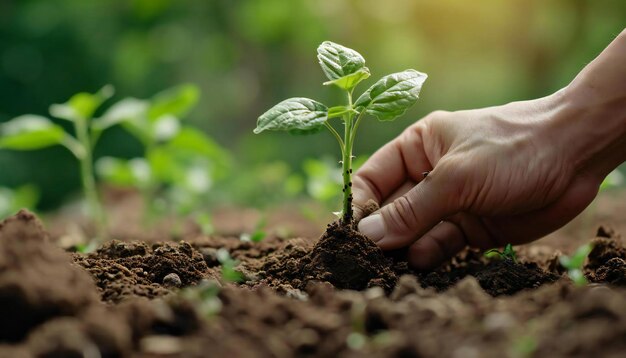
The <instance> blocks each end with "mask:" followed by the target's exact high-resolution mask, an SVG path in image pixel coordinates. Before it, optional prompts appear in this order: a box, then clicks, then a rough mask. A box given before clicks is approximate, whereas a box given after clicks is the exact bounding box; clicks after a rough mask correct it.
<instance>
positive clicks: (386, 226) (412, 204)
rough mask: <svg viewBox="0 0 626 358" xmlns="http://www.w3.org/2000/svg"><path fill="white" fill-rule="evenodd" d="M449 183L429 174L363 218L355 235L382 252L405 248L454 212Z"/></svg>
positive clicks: (455, 209) (434, 174) (454, 206)
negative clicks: (360, 235) (371, 243)
mask: <svg viewBox="0 0 626 358" xmlns="http://www.w3.org/2000/svg"><path fill="white" fill-rule="evenodd" d="M449 183H450V182H449V181H446V180H442V179H441V178H440V177H439V178H438V177H437V173H434V172H433V173H431V174H429V175H428V177H426V178H425V179H424V180H422V181H421V182H420V183H419V184H417V185H416V186H414V187H413V188H412V189H411V190H409V191H408V192H407V193H406V194H404V195H403V196H401V197H399V198H397V199H395V200H394V201H393V202H391V203H389V204H387V205H385V206H383V207H382V208H381V209H380V210H379V211H377V212H375V213H374V214H372V215H370V216H368V217H366V218H364V219H363V220H361V222H360V223H359V225H358V229H359V231H360V232H361V233H362V234H364V235H365V236H367V237H369V238H370V239H371V240H372V241H374V242H376V244H377V245H378V246H380V247H381V248H382V249H384V250H392V249H397V248H400V247H405V246H409V245H410V244H412V243H413V242H414V241H416V240H417V239H419V238H420V237H421V236H423V235H424V234H426V233H427V232H428V231H429V230H430V229H431V228H432V227H434V226H435V225H437V224H438V223H439V222H440V221H441V220H442V219H443V218H445V217H448V216H450V215H452V214H454V213H455V212H457V211H458V209H459V208H458V205H455V201H456V202H458V200H451V199H454V198H453V195H449V194H450V193H454V190H452V188H451V187H450V185H449Z"/></svg>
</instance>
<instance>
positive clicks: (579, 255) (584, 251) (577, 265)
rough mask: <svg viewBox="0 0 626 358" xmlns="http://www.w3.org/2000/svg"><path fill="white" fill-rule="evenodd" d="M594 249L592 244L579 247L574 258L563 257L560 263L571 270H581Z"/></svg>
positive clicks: (560, 258)
mask: <svg viewBox="0 0 626 358" xmlns="http://www.w3.org/2000/svg"><path fill="white" fill-rule="evenodd" d="M592 249H593V245H592V244H590V243H589V244H586V245H583V246H581V247H579V248H578V249H577V250H576V252H574V254H573V255H572V256H561V257H559V262H560V263H561V266H563V267H565V268H566V269H569V270H574V269H581V268H582V267H583V265H584V263H585V259H586V258H587V256H589V253H590V252H591V250H592Z"/></svg>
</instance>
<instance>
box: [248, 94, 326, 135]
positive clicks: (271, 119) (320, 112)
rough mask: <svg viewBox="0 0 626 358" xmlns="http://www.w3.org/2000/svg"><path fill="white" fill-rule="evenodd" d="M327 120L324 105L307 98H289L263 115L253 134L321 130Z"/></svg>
mask: <svg viewBox="0 0 626 358" xmlns="http://www.w3.org/2000/svg"><path fill="white" fill-rule="evenodd" d="M327 119H328V108H327V107H326V106H325V105H323V104H321V103H319V102H317V101H314V100H312V99H308V98H290V99H286V100H284V101H282V102H280V103H279V104H277V105H275V106H274V107H272V108H270V109H269V110H268V111H267V112H265V113H263V114H262V115H261V116H260V117H259V119H258V120H257V126H256V128H255V129H254V133H256V134H258V133H261V132H263V131H265V130H286V131H293V130H301V131H309V130H315V129H319V128H321V127H322V126H323V125H324V122H326V120H327Z"/></svg>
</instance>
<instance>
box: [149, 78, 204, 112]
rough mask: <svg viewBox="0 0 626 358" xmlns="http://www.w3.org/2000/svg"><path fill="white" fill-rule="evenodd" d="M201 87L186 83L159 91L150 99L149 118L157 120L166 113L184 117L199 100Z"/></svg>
mask: <svg viewBox="0 0 626 358" xmlns="http://www.w3.org/2000/svg"><path fill="white" fill-rule="evenodd" d="M199 97H200V89H199V88H198V87H197V86H195V85H192V84H184V85H180V86H176V87H173V88H170V89H167V90H165V91H163V92H160V93H157V94H156V95H155V96H154V97H152V99H151V100H150V103H151V105H150V109H149V110H148V119H149V120H150V121H155V120H157V119H158V118H159V117H161V116H164V115H171V116H174V117H177V118H179V119H181V118H184V117H185V116H186V115H187V114H188V113H189V112H190V111H191V109H193V107H194V106H195V105H196V103H197V102H198V98H199Z"/></svg>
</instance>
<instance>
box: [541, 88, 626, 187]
mask: <svg viewBox="0 0 626 358" xmlns="http://www.w3.org/2000/svg"><path fill="white" fill-rule="evenodd" d="M552 97H553V101H554V103H555V111H554V116H553V117H554V118H553V122H554V123H553V127H554V128H553V131H554V133H555V136H558V137H559V139H560V140H559V142H560V143H562V146H561V148H563V149H564V150H566V151H567V152H568V153H567V154H566V155H567V157H568V161H569V162H570V163H571V165H572V168H573V169H574V170H576V171H588V172H590V173H591V174H594V175H597V176H599V177H600V178H604V177H605V176H606V175H607V174H608V173H609V172H610V171H612V170H613V169H615V168H616V167H617V166H619V165H620V164H621V163H623V162H624V161H625V160H626V89H625V90H623V91H614V92H611V91H608V90H606V89H598V88H590V87H587V86H582V85H581V86H577V85H574V83H572V84H571V85H569V86H568V87H566V88H564V89H563V90H561V91H559V92H557V93H555V94H554V95H552Z"/></svg>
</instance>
